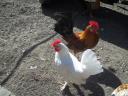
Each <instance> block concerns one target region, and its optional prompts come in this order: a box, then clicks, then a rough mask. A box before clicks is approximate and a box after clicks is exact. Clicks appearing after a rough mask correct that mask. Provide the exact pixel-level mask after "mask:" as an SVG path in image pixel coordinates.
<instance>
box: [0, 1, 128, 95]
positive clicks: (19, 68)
mask: <svg viewBox="0 0 128 96" xmlns="http://www.w3.org/2000/svg"><path fill="white" fill-rule="evenodd" d="M72 4H73V3H68V4H66V6H65V5H64V4H63V5H61V4H60V5H59V6H57V5H56V6H54V7H53V8H51V9H42V7H41V3H40V2H39V1H38V0H0V84H1V85H2V86H3V87H5V88H7V89H8V90H10V91H12V92H13V93H14V94H15V95H16V96H61V95H64V96H110V94H111V92H112V91H113V90H114V89H115V88H116V87H117V86H119V85H120V84H121V83H128V27H127V26H128V22H127V21H128V16H126V15H123V14H120V13H117V12H115V11H112V10H109V9H106V8H103V7H101V10H100V11H99V15H97V16H96V17H95V18H93V19H94V20H97V21H99V22H100V25H101V30H100V35H101V39H100V41H99V43H98V45H97V46H96V47H95V48H94V51H95V52H96V53H97V55H98V57H100V61H101V63H102V64H103V66H104V72H103V73H101V74H98V75H96V76H92V77H90V78H89V79H88V80H87V83H86V84H82V85H80V86H73V85H72V84H70V85H69V87H67V88H66V90H65V92H64V93H63V94H62V93H61V92H60V89H59V88H60V84H59V83H58V82H59V81H63V79H62V77H61V76H60V75H59V74H58V73H57V72H56V67H55V66H54V52H53V50H52V48H51V47H50V44H51V42H52V41H53V40H54V39H56V38H60V36H59V35H57V34H55V35H54V34H51V32H53V31H54V24H55V23H56V18H55V17H54V13H55V12H64V11H71V12H73V20H74V30H75V31H76V30H82V29H83V28H84V27H85V25H86V24H87V22H88V21H89V20H92V18H89V17H88V16H87V15H85V14H84V12H83V11H85V10H83V8H82V7H81V6H80V5H79V4H76V5H72ZM71 5H72V6H71Z"/></svg>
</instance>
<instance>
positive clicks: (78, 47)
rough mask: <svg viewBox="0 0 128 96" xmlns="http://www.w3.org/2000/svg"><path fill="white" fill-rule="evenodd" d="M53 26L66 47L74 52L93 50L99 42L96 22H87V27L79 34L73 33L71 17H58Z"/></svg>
mask: <svg viewBox="0 0 128 96" xmlns="http://www.w3.org/2000/svg"><path fill="white" fill-rule="evenodd" d="M60 17H61V18H60V19H59V20H58V22H57V23H56V24H55V29H54V30H55V31H56V32H57V33H59V34H60V35H61V36H62V38H63V39H64V40H65V41H66V42H67V46H68V47H69V48H70V49H72V50H73V51H74V53H75V54H76V53H77V52H81V51H83V50H86V49H91V48H94V47H95V46H96V45H97V43H98V41H99V33H98V30H99V24H98V22H96V21H89V25H88V26H87V27H86V28H85V29H84V30H83V31H81V32H73V22H72V18H71V15H70V14H69V15H67V14H66V15H64V16H63V15H62V16H61V15H60Z"/></svg>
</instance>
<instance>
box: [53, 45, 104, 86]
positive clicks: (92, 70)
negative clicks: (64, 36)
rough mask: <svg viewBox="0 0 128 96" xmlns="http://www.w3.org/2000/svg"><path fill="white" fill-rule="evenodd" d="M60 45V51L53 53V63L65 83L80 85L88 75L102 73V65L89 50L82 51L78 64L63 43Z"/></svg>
mask: <svg viewBox="0 0 128 96" xmlns="http://www.w3.org/2000/svg"><path fill="white" fill-rule="evenodd" d="M60 44H61V50H60V51H59V52H56V53H55V63H56V65H57V66H58V71H59V72H60V73H61V75H62V76H63V77H64V79H65V81H67V82H73V83H76V84H81V83H82V82H83V81H85V79H87V78H88V77H89V76H90V75H95V74H98V73H101V72H103V69H102V65H101V64H100V62H99V61H98V60H97V57H96V54H95V53H94V52H93V51H92V50H91V49H88V50H86V51H84V53H83V54H82V58H81V62H79V61H78V59H77V58H76V57H75V56H74V55H72V54H71V53H70V52H69V50H68V48H67V47H66V46H65V45H64V44H63V43H60ZM84 83H85V82H84Z"/></svg>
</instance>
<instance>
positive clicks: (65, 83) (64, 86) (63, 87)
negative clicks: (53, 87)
mask: <svg viewBox="0 0 128 96" xmlns="http://www.w3.org/2000/svg"><path fill="white" fill-rule="evenodd" d="M58 83H59V84H61V85H62V87H61V88H60V90H61V91H63V90H64V89H65V88H66V86H67V84H68V82H66V81H64V84H63V83H61V82H58Z"/></svg>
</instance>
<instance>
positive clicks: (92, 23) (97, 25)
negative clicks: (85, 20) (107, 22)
mask: <svg viewBox="0 0 128 96" xmlns="http://www.w3.org/2000/svg"><path fill="white" fill-rule="evenodd" d="M89 25H91V26H92V27H96V28H97V30H98V29H99V28H100V27H99V24H98V22H97V21H89Z"/></svg>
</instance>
